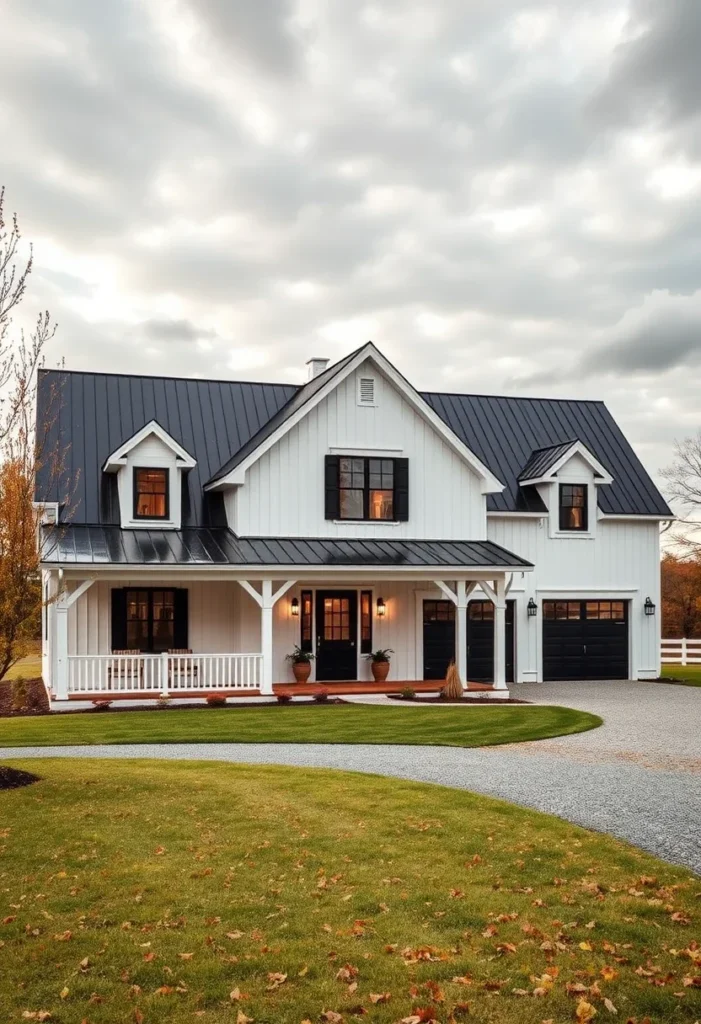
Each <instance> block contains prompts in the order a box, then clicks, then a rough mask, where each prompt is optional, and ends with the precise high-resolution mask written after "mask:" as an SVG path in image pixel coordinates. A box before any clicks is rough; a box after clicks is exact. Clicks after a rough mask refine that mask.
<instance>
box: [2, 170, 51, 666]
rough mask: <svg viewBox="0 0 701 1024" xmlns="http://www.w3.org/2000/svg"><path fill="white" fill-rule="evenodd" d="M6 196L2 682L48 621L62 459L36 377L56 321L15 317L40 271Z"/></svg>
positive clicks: (4, 251)
mask: <svg viewBox="0 0 701 1024" xmlns="http://www.w3.org/2000/svg"><path fill="white" fill-rule="evenodd" d="M4 199H5V194H4V189H3V190H0V680H1V679H2V678H3V677H4V676H5V675H6V673H7V671H8V670H9V669H10V668H11V667H12V665H14V664H15V662H17V661H18V660H19V659H20V658H22V657H24V656H25V654H26V653H27V646H28V643H29V641H30V640H31V638H32V637H33V636H34V635H35V633H36V629H37V621H38V620H39V618H40V616H41V589H40V586H39V553H38V549H37V526H38V523H37V512H36V510H35V508H34V506H33V497H34V481H35V478H36V473H37V470H38V469H39V467H40V466H47V465H53V466H55V470H56V472H58V471H59V466H58V462H59V461H60V460H59V453H58V452H57V451H55V450H54V451H50V450H49V448H48V433H47V437H46V438H35V436H34V417H35V399H36V371H37V367H38V365H39V361H40V358H41V355H42V352H43V350H44V348H45V346H46V343H47V342H48V341H49V340H50V339H51V337H52V336H53V333H54V330H55V328H54V326H53V324H52V322H51V318H50V317H49V314H48V313H46V312H44V313H41V314H40V315H39V316H38V318H37V320H36V321H35V323H34V326H33V328H32V329H31V330H29V331H25V330H24V329H22V328H21V327H19V328H18V327H17V326H16V323H15V317H16V314H17V312H18V309H19V305H20V303H21V301H22V299H23V298H24V296H25V293H26V290H27V283H28V280H29V277H30V275H31V272H32V265H33V255H32V250H31V247H29V249H28V251H27V252H26V253H24V252H23V248H22V244H21V233H20V229H19V223H18V221H17V217H16V216H13V217H12V218H11V220H10V222H9V223H8V222H7V221H6V220H5V217H4Z"/></svg>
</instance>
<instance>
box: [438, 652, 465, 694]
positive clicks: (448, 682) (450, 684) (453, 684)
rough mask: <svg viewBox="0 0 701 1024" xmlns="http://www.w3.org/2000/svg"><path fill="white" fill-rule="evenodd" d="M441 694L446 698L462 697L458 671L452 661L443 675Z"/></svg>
mask: <svg viewBox="0 0 701 1024" xmlns="http://www.w3.org/2000/svg"><path fill="white" fill-rule="evenodd" d="M441 695H442V696H443V697H445V698H446V700H460V698H461V697H462V682H461V680H460V673H459V672H458V668H457V665H456V664H455V662H454V661H451V663H450V665H448V671H447V673H446V677H445V686H444V687H443V689H442V690H441Z"/></svg>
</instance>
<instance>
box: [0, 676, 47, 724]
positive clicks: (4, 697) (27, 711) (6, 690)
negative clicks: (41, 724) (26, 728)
mask: <svg viewBox="0 0 701 1024" xmlns="http://www.w3.org/2000/svg"><path fill="white" fill-rule="evenodd" d="M24 689H25V695H24V707H23V708H22V709H21V710H19V709H17V710H15V707H14V694H15V692H16V687H15V685H14V684H13V682H12V680H10V679H5V680H4V681H3V682H2V683H0V718H7V717H12V718H22V717H28V716H32V715H48V714H49V713H50V707H49V697H48V694H47V693H46V687H45V686H44V683H43V682H42V680H41V679H25V681H24Z"/></svg>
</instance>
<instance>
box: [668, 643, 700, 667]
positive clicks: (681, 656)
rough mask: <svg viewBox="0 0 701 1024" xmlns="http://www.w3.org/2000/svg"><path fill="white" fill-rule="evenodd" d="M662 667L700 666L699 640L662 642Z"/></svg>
mask: <svg viewBox="0 0 701 1024" xmlns="http://www.w3.org/2000/svg"><path fill="white" fill-rule="evenodd" d="M661 653H662V664H663V665H701V640H687V639H682V640H663V641H662V643H661Z"/></svg>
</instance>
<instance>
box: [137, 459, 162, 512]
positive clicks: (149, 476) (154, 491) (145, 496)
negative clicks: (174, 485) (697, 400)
mask: <svg viewBox="0 0 701 1024" xmlns="http://www.w3.org/2000/svg"><path fill="white" fill-rule="evenodd" d="M168 478H169V472H168V470H167V469H146V468H144V467H136V468H135V469H134V519H167V518H168V515H169V510H168V505H169V502H168Z"/></svg>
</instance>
